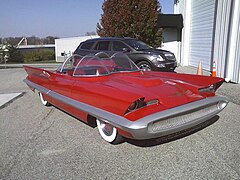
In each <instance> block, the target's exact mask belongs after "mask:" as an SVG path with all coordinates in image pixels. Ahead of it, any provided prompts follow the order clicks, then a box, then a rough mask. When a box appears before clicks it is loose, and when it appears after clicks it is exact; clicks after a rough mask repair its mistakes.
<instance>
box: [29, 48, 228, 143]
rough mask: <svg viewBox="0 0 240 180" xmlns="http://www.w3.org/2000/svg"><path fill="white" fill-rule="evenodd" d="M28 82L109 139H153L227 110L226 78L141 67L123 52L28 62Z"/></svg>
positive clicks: (46, 102) (46, 98) (47, 101)
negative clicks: (39, 64)
mask: <svg viewBox="0 0 240 180" xmlns="http://www.w3.org/2000/svg"><path fill="white" fill-rule="evenodd" d="M24 68H25V70H26V72H27V73H28V76H27V78H26V79H25V80H24V82H25V83H26V84H27V85H28V86H29V87H30V88H31V89H32V90H33V91H34V90H36V91H38V92H39V95H40V99H41V101H42V103H43V104H44V105H50V104H52V105H54V106H56V107H58V108H60V109H62V110H63V111H65V112H68V113H70V114H72V115H73V116H75V117H77V118H79V119H81V120H82V121H84V122H86V123H89V124H92V123H95V125H96V126H97V127H98V130H99V133H100V135H101V136H102V138H103V139H104V140H106V141H107V142H110V143H113V144H115V143H119V142H120V141H122V140H123V137H127V138H132V139H151V138H156V137H161V136H165V135H169V134H173V133H176V132H179V131H183V130H187V129H190V128H192V127H195V126H198V125H199V124H201V123H203V122H205V121H208V120H209V119H211V118H212V117H214V116H215V115H216V114H217V113H219V112H220V111H221V110H222V109H224V108H225V107H226V105H227V103H228V99H227V98H226V97H222V96H218V95H215V91H216V90H217V89H218V88H219V87H220V86H221V84H222V83H223V82H224V79H222V78H214V77H208V76H199V75H188V74H177V73H171V72H153V71H149V72H147V71H141V70H139V69H138V67H137V66H136V65H135V64H134V63H133V62H132V61H131V60H130V59H129V58H128V57H127V56H126V55H124V54H122V53H116V54H114V55H113V56H111V57H106V56H102V55H101V54H100V55H98V56H91V55H88V56H84V57H81V56H79V55H73V56H71V57H69V58H68V59H66V61H65V62H64V63H63V64H62V65H61V66H60V67H59V68H58V69H57V70H55V71H50V70H44V69H40V68H34V67H29V66H24Z"/></svg>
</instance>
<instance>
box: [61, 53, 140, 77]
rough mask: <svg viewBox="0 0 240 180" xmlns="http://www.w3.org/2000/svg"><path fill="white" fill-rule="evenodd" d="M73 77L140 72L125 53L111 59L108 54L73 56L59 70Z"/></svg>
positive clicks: (115, 55)
mask: <svg viewBox="0 0 240 180" xmlns="http://www.w3.org/2000/svg"><path fill="white" fill-rule="evenodd" d="M57 71H58V72H60V73H66V74H69V75H73V76H103V75H108V74H112V73H120V72H134V71H140V70H139V69H138V67H137V66H136V65H135V64H134V63H133V62H132V60H131V59H130V58H129V57H128V56H127V55H125V54H123V53H115V54H113V55H112V56H111V57H109V56H108V55H107V54H106V53H97V54H96V55H87V56H84V57H82V56H79V55H73V56H71V57H69V58H68V59H66V61H65V62H64V63H63V64H62V66H61V67H59V68H58V70H57Z"/></svg>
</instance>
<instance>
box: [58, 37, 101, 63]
mask: <svg viewBox="0 0 240 180" xmlns="http://www.w3.org/2000/svg"><path fill="white" fill-rule="evenodd" d="M98 37H99V36H97V35H94V36H80V37H70V38H61V39H55V56H56V61H57V62H63V61H64V60H65V59H66V58H67V57H69V56H70V55H72V53H73V52H74V51H75V50H76V48H77V47H78V45H79V44H80V43H81V42H83V41H86V40H87V39H92V38H98Z"/></svg>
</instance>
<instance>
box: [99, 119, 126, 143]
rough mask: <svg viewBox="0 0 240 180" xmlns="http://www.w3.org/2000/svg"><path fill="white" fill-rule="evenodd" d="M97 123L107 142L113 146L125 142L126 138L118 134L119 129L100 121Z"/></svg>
mask: <svg viewBox="0 0 240 180" xmlns="http://www.w3.org/2000/svg"><path fill="white" fill-rule="evenodd" d="M96 121H97V127H98V131H99V133H100V135H101V137H102V138H103V139H104V140H105V141H107V142H109V143H111V144H119V143H121V142H123V140H124V138H123V137H122V136H121V135H120V134H118V132H117V129H116V128H115V127H114V126H112V125H111V124H108V123H106V122H103V121H101V120H98V119H97V120H96Z"/></svg>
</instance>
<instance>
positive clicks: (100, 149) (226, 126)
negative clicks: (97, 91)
mask: <svg viewBox="0 0 240 180" xmlns="http://www.w3.org/2000/svg"><path fill="white" fill-rule="evenodd" d="M51 68H54V67H53V66H51ZM177 71H178V72H184V73H195V72H196V69H195V68H191V67H179V68H177ZM25 77H26V73H25V72H24V70H23V69H22V68H7V69H0V82H1V83H0V94H9V93H24V94H22V95H21V96H19V97H18V98H15V99H13V100H12V101H10V102H8V103H7V104H5V105H4V107H2V108H0V179H4V180H5V179H124V180H125V179H240V163H239V162H240V148H239V147H240V130H239V129H240V118H239V112H240V97H239V92H240V85H239V84H231V83H224V84H223V86H222V87H221V88H220V89H219V91H218V93H219V94H222V95H226V96H227V97H229V99H230V103H229V104H228V106H227V107H226V108H225V109H224V110H223V111H222V112H221V113H219V117H216V118H215V119H213V120H212V122H211V123H212V124H210V125H208V126H207V127H205V126H203V129H201V130H196V131H195V132H194V133H193V134H191V135H189V134H187V135H186V136H185V135H183V136H180V137H181V138H180V137H178V138H170V139H167V140H164V139H160V138H159V139H154V140H148V141H133V140H127V141H126V142H125V143H122V144H119V145H111V144H108V143H106V142H105V141H104V140H102V139H101V137H100V135H99V134H98V131H97V129H96V128H92V127H90V126H88V125H86V124H84V123H82V122H81V121H79V120H77V119H76V118H74V117H72V116H70V115H68V114H66V113H64V112H62V111H60V110H59V109H57V108H55V107H53V106H50V107H44V106H43V105H42V104H41V102H40V100H39V97H38V95H37V94H36V93H33V92H32V91H31V90H30V89H29V88H28V87H27V86H26V85H25V84H24V83H23V82H22V80H23V79H24V78H25Z"/></svg>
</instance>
